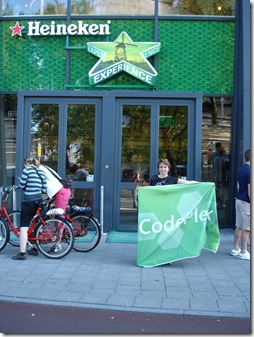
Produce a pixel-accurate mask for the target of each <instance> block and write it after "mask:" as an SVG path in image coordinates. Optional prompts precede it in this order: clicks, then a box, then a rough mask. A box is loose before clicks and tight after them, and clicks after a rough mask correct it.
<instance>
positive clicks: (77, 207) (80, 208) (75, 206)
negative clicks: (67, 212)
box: [71, 205, 92, 213]
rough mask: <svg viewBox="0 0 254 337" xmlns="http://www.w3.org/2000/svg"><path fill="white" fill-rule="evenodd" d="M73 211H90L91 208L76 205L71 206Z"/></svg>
mask: <svg viewBox="0 0 254 337" xmlns="http://www.w3.org/2000/svg"><path fill="white" fill-rule="evenodd" d="M71 210H72V211H73V212H82V213H91V212H92V208H91V207H90V206H85V207H80V206H78V205H73V206H71Z"/></svg>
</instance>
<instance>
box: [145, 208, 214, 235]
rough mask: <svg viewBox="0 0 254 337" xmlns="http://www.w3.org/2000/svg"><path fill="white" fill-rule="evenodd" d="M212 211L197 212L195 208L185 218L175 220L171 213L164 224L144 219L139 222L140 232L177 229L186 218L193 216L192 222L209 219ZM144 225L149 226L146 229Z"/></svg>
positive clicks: (146, 233)
mask: <svg viewBox="0 0 254 337" xmlns="http://www.w3.org/2000/svg"><path fill="white" fill-rule="evenodd" d="M213 212H214V211H213V210H212V211H206V210H203V211H201V212H200V213H198V209H197V208H195V209H194V211H193V212H190V213H188V214H187V217H186V218H179V219H176V220H175V216H174V215H173V214H172V215H171V217H170V219H169V220H167V221H165V222H164V224H162V223H161V222H159V221H156V222H154V223H152V224H151V219H144V220H142V221H141V222H140V225H139V226H140V228H139V229H140V232H141V233H142V234H144V235H148V234H150V233H151V232H153V233H155V234H157V233H160V232H162V231H163V230H164V231H165V232H170V231H173V230H174V229H177V228H178V227H180V225H182V224H184V225H187V221H188V219H190V218H192V217H194V222H196V223H197V222H199V221H207V220H208V221H211V217H210V215H211V214H212V213H213ZM145 225H146V227H149V229H148V230H145V229H144V226H145Z"/></svg>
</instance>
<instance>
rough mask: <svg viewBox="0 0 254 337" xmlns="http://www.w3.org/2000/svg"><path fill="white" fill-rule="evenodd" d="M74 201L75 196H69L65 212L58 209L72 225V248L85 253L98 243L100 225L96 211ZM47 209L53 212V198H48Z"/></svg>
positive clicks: (54, 209)
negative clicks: (73, 238) (73, 237)
mask: <svg viewBox="0 0 254 337" xmlns="http://www.w3.org/2000/svg"><path fill="white" fill-rule="evenodd" d="M74 201H75V198H74V197H73V196H71V197H70V199H69V206H68V209H67V214H63V210H61V209H60V210H59V211H60V213H61V214H63V215H64V216H65V219H66V220H67V221H68V222H70V223H71V224H72V226H73V232H74V236H75V240H74V244H73V249H74V250H76V251H78V252H83V253H87V252H90V251H91V250H93V249H94V248H95V247H97V245H98V244H99V242H100V240H101V225H100V223H99V221H98V220H97V218H96V217H95V215H96V212H95V211H93V210H92V208H91V207H90V206H85V207H80V206H77V205H75V204H74ZM48 210H49V211H48V212H47V214H49V213H52V214H53V213H54V212H55V211H56V210H57V209H56V208H55V206H54V198H52V199H50V200H49V204H48ZM61 211H62V212H61Z"/></svg>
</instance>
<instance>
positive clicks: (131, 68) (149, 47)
mask: <svg viewBox="0 0 254 337" xmlns="http://www.w3.org/2000/svg"><path fill="white" fill-rule="evenodd" d="M160 46H161V44H160V42H133V41H132V39H131V38H130V37H129V35H128V34H127V33H126V32H122V33H121V34H120V35H119V36H118V38H117V39H116V40H115V41H114V42H88V43H87V50H88V52H89V53H91V54H93V55H95V56H97V57H99V58H100V59H99V61H98V62H97V63H96V64H95V66H94V67H93V68H92V69H91V70H90V72H89V83H90V84H91V85H96V84H98V83H100V82H102V81H104V80H107V79H109V78H110V77H112V76H114V75H116V74H118V73H120V72H122V71H125V72H126V73H128V74H130V75H132V76H134V77H136V78H137V79H139V80H141V81H143V82H145V83H147V84H149V85H152V86H155V84H156V81H157V72H156V70H155V69H154V68H153V67H152V65H151V64H150V62H149V61H148V60H147V58H148V57H150V56H153V55H154V54H156V53H158V52H159V51H160Z"/></svg>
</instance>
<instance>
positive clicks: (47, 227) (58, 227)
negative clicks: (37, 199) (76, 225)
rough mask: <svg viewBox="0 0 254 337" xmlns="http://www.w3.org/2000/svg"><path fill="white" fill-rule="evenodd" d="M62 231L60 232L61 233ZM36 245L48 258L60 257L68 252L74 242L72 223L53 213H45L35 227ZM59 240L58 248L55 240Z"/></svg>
mask: <svg viewBox="0 0 254 337" xmlns="http://www.w3.org/2000/svg"><path fill="white" fill-rule="evenodd" d="M61 233H62V234H61ZM35 237H36V238H37V240H36V245H37V246H38V249H39V251H40V252H41V253H42V254H43V255H44V256H46V257H48V258H50V259H60V258H62V257H64V256H66V255H67V254H69V253H70V251H71V250H72V247H73V243H74V234H73V229H72V225H71V224H70V223H69V222H68V221H66V220H65V219H63V218H61V217H60V216H57V215H54V217H50V216H48V215H45V216H44V217H43V218H42V220H40V222H39V223H38V225H37V226H36V229H35ZM59 239H61V240H60V248H59V249H56V248H57V247H56V245H55V243H56V241H58V240H59Z"/></svg>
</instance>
